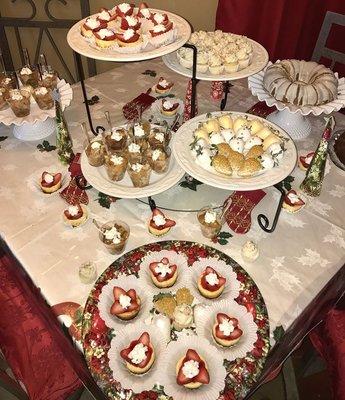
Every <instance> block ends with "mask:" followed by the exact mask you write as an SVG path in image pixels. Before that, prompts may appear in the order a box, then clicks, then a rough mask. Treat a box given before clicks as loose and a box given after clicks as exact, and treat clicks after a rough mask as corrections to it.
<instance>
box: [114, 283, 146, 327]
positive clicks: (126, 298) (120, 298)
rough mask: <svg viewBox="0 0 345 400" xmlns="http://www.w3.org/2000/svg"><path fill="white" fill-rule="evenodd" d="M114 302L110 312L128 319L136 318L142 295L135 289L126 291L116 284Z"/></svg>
mask: <svg viewBox="0 0 345 400" xmlns="http://www.w3.org/2000/svg"><path fill="white" fill-rule="evenodd" d="M113 294H114V303H113V305H112V306H111V308H110V314H111V315H115V316H116V317H117V318H119V319H122V320H125V321H128V320H130V319H133V318H135V317H136V316H137V315H138V313H139V311H140V306H141V300H140V297H139V296H138V295H137V292H136V291H135V290H134V289H129V290H127V291H125V290H124V289H122V288H120V287H118V286H115V287H114V289H113Z"/></svg>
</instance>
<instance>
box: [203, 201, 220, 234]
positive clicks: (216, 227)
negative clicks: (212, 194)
mask: <svg viewBox="0 0 345 400" xmlns="http://www.w3.org/2000/svg"><path fill="white" fill-rule="evenodd" d="M205 217H206V218H205ZM197 218H198V221H199V224H200V229H201V233H202V234H203V236H205V237H206V238H208V239H212V238H214V237H216V236H217V235H218V233H219V232H220V230H221V229H222V221H221V215H220V212H218V211H215V210H213V209H212V207H203V208H202V209H201V210H200V211H199V212H198V214H197ZM205 219H206V220H205Z"/></svg>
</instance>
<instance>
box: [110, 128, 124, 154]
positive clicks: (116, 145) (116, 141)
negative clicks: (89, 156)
mask: <svg viewBox="0 0 345 400" xmlns="http://www.w3.org/2000/svg"><path fill="white" fill-rule="evenodd" d="M127 137H128V133H127V131H126V129H124V128H118V129H113V130H112V131H111V132H108V133H106V135H105V142H106V144H107V146H108V149H109V150H110V151H122V150H124V149H125V148H126V145H127Z"/></svg>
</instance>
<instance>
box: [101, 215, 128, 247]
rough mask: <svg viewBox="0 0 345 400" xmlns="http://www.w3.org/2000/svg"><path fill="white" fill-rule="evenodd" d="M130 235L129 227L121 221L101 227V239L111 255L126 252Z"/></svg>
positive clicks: (107, 223) (110, 222) (111, 222)
mask: <svg viewBox="0 0 345 400" xmlns="http://www.w3.org/2000/svg"><path fill="white" fill-rule="evenodd" d="M129 234H130V229H129V226H128V225H127V224H126V223H125V222H123V221H120V220H114V221H109V222H106V223H105V224H103V225H102V226H101V230H100V232H99V239H100V241H101V242H102V243H103V244H104V246H105V248H106V249H107V250H108V251H109V253H110V254H120V253H122V252H123V251H124V249H125V247H126V244H127V241H128V238H129Z"/></svg>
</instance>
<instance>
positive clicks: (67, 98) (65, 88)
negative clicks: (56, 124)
mask: <svg viewBox="0 0 345 400" xmlns="http://www.w3.org/2000/svg"><path fill="white" fill-rule="evenodd" d="M57 87H58V89H59V93H60V98H61V101H60V103H61V107H62V110H64V109H65V108H66V107H68V106H69V105H70V104H71V101H72V98H73V91H72V88H71V85H70V84H69V83H67V82H66V81H65V80H64V79H60V80H59V81H58V84H57ZM47 118H55V107H53V108H52V109H50V110H41V109H40V108H39V107H38V105H37V104H36V102H35V100H33V98H31V104H30V114H29V115H28V116H26V117H16V116H15V115H14V113H13V111H12V110H11V108H7V109H6V110H2V111H0V123H3V124H4V125H12V124H13V125H16V126H22V125H32V124H35V123H37V122H42V121H45V120H46V119H47ZM26 128H27V130H28V129H30V127H29V126H27V127H26Z"/></svg>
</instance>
